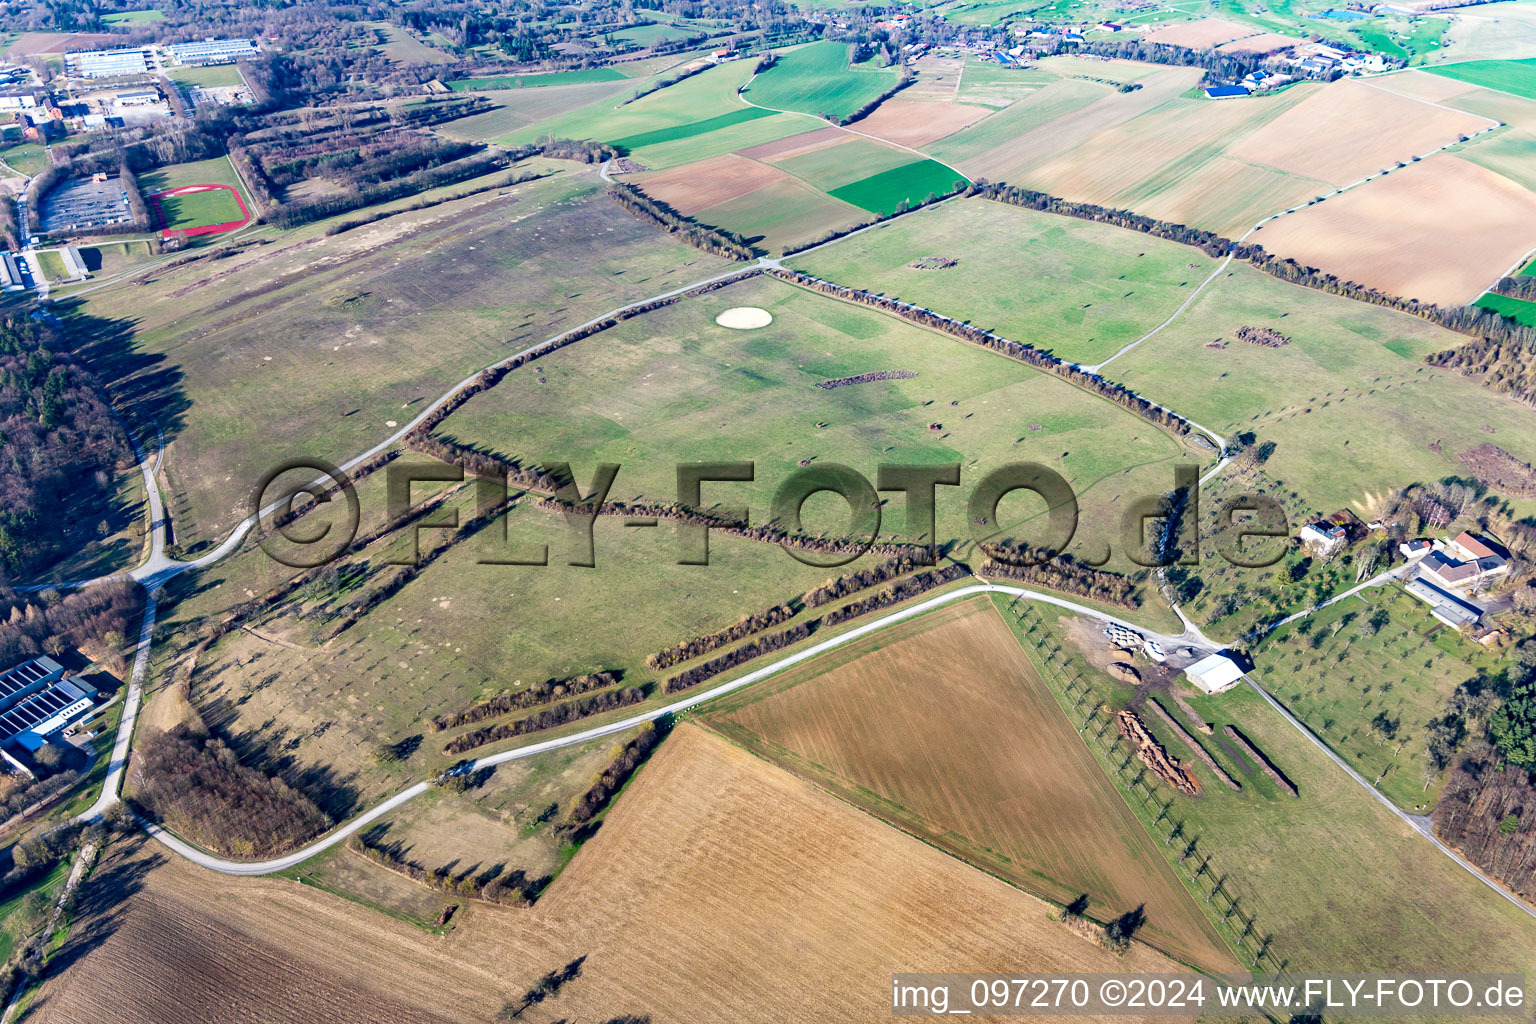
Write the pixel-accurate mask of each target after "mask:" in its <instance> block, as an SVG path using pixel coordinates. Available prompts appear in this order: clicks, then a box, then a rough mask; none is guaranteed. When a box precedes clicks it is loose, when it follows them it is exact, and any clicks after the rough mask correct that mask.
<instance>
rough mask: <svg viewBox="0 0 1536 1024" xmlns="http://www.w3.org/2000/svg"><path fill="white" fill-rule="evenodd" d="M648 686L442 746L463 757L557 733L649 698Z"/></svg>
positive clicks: (574, 703) (608, 693)
mask: <svg viewBox="0 0 1536 1024" xmlns="http://www.w3.org/2000/svg"><path fill="white" fill-rule="evenodd" d="M647 689H648V688H647V687H645V686H626V687H624V688H623V689H618V690H605V691H603V692H602V693H594V694H589V695H588V696H585V697H578V698H577V699H575V700H571V701H567V702H565V703H564V704H556V705H554V706H553V707H550V708H546V709H545V710H543V711H540V712H537V713H536V714H532V715H529V716H528V717H526V718H519V719H517V720H516V721H513V722H498V723H497V724H495V725H491V726H486V727H485V728H483V729H476V730H474V731H473V732H467V733H465V734H464V735H462V736H458V737H455V738H454V739H452V740H450V741H449V742H448V743H446V744H445V745H444V746H443V752H444V753H445V754H462V753H464V752H465V751H466V750H473V749H475V748H476V747H483V746H485V745H486V744H487V743H497V742H500V741H501V740H510V739H512V738H513V737H516V736H523V735H526V734H528V733H530V732H542V731H544V730H545V729H554V728H558V727H559V726H562V725H567V724H569V723H571V722H577V721H580V720H581V719H583V718H591V717H592V716H593V715H600V714H602V713H603V712H605V711H612V710H614V709H615V708H623V707H628V706H630V705H631V704H638V703H640V702H641V701H643V700H645V698H646V697H647V696H648V692H647Z"/></svg>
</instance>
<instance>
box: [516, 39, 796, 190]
mask: <svg viewBox="0 0 1536 1024" xmlns="http://www.w3.org/2000/svg"><path fill="white" fill-rule="evenodd" d="M751 74H752V62H751V61H745V60H739V61H731V62H729V63H726V64H722V65H720V66H719V67H714V68H710V69H709V70H707V71H704V72H701V73H700V74H697V75H694V76H693V77H692V78H688V79H686V80H684V81H682V82H679V83H678V84H677V85H672V86H668V87H667V88H665V89H660V90H658V91H656V92H653V93H650V94H649V95H647V96H644V97H642V98H640V99H638V100H635V101H634V102H632V103H626V104H624V105H622V106H616V105H615V103H614V102H610V101H609V100H608V99H606V98H602V99H598V100H597V101H596V102H593V101H591V100H588V101H587V102H586V103H584V104H583V105H581V106H579V107H572V108H566V109H563V110H559V111H554V112H551V113H549V114H548V115H547V116H544V117H541V118H539V119H537V120H532V121H528V122H526V123H524V124H523V125H522V126H521V127H519V128H517V129H516V130H514V131H512V132H510V133H508V134H506V135H504V136H501V137H499V138H495V139H494V140H493V141H494V142H496V143H497V144H499V145H510V146H515V145H520V144H523V143H526V142H531V141H534V140H535V139H539V138H542V137H544V136H546V135H547V134H549V133H553V134H554V135H555V136H556V137H563V138H573V139H593V140H596V141H600V142H611V141H615V140H625V139H628V140H631V141H633V140H635V139H636V138H639V139H640V140H641V143H642V144H641V145H639V146H637V147H635V148H634V152H633V153H632V155H633V156H634V157H635V159H637V160H638V161H640V163H641V164H642V165H643V166H645V167H648V168H652V169H662V168H666V167H674V166H677V165H679V164H685V163H690V162H692V161H694V160H702V159H705V158H707V157H711V156H718V155H720V154H722V153H729V152H731V151H732V150H735V149H741V148H743V147H745V146H752V145H756V144H757V143H760V142H768V141H771V140H773V139H777V138H782V137H784V136H786V135H794V134H795V133H796V132H802V131H807V130H809V129H811V128H813V127H816V126H817V123H816V122H815V121H813V120H812V119H811V118H809V117H806V116H804V115H801V114H779V115H777V116H774V117H760V116H757V115H756V114H753V115H752V116H750V117H747V118H746V119H743V118H744V116H745V115H744V114H743V111H749V110H752V109H753V108H751V107H748V106H746V105H745V104H743V103H742V102H741V99H740V98H739V97H738V96H737V95H736V90H737V88H738V87H739V86H740V85H741V84H742V83H743V82H745V81H746V80H747V79H748V78H749V77H750V76H751ZM630 81H634V80H633V79H631V80H630ZM589 88H590V87H589ZM716 118H719V119H720V120H719V121H715V119H716ZM701 124H704V127H702V128H700V127H699V125H701ZM711 128H712V130H711Z"/></svg>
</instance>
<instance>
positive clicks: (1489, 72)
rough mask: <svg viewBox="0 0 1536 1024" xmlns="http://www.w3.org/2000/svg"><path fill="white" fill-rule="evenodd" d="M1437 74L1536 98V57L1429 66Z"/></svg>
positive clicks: (1429, 69) (1528, 97)
mask: <svg viewBox="0 0 1536 1024" xmlns="http://www.w3.org/2000/svg"><path fill="white" fill-rule="evenodd" d="M1425 70H1426V71H1431V72H1433V73H1434V74H1437V75H1442V76H1444V77H1446V78H1455V79H1457V80H1458V81H1462V82H1471V83H1472V84H1473V85H1480V86H1482V87H1483V88H1485V89H1497V90H1498V91H1499V92H1507V93H1513V94H1514V95H1516V96H1523V97H1525V98H1526V99H1528V100H1530V99H1536V58H1531V59H1528V60H1469V61H1465V62H1463V63H1460V64H1440V65H1437V66H1435V67H1432V68H1426V69H1425Z"/></svg>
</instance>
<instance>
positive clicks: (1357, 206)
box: [1255, 154, 1536, 305]
mask: <svg viewBox="0 0 1536 1024" xmlns="http://www.w3.org/2000/svg"><path fill="white" fill-rule="evenodd" d="M1533 220H1536V193H1532V192H1529V191H1527V190H1526V189H1524V188H1521V187H1520V186H1519V185H1518V184H1516V183H1515V182H1513V181H1510V180H1509V179H1508V178H1505V177H1504V176H1503V175H1500V174H1495V173H1494V172H1493V171H1490V170H1487V169H1486V168H1483V167H1479V166H1477V165H1476V164H1473V163H1469V162H1468V161H1466V160H1462V159H1460V158H1459V157H1454V156H1449V155H1447V154H1439V155H1436V156H1433V157H1430V158H1429V159H1428V160H1424V161H1421V162H1419V163H1415V164H1410V165H1409V166H1408V167H1406V168H1403V169H1402V170H1399V171H1394V172H1393V173H1391V174H1389V175H1387V176H1386V177H1384V178H1379V179H1377V180H1376V181H1372V182H1370V183H1369V184H1366V185H1362V186H1360V187H1359V188H1356V189H1352V190H1350V191H1349V192H1345V193H1344V194H1343V195H1339V196H1335V197H1333V198H1332V199H1330V200H1328V201H1327V202H1326V203H1322V204H1319V205H1317V206H1314V207H1311V208H1309V209H1306V210H1302V211H1300V212H1298V213H1295V214H1292V215H1291V216H1289V217H1283V218H1281V219H1280V220H1278V221H1276V222H1275V223H1273V224H1271V225H1269V226H1267V227H1265V228H1264V230H1263V231H1262V232H1260V234H1259V235H1257V236H1255V238H1256V240H1257V241H1259V242H1260V243H1262V244H1263V245H1264V247H1265V248H1266V249H1269V250H1270V251H1271V252H1274V253H1277V254H1279V255H1281V256H1288V257H1292V258H1294V259H1296V260H1299V261H1300V262H1302V263H1305V264H1309V265H1311V266H1315V267H1320V268H1322V269H1323V270H1327V271H1329V272H1330V273H1334V274H1337V275H1338V276H1340V277H1342V278H1345V279H1348V280H1353V281H1358V282H1359V283H1361V284H1366V285H1370V286H1371V287H1374V288H1380V289H1382V290H1384V291H1388V292H1391V293H1393V294H1395V295H1402V296H1404V297H1407V298H1417V299H1420V300H1422V301H1426V302H1437V303H1443V304H1448V305H1462V304H1464V303H1468V302H1472V301H1474V300H1475V299H1476V298H1477V297H1478V296H1479V295H1481V294H1482V293H1483V291H1484V289H1486V288H1487V287H1488V283H1489V282H1490V281H1493V280H1495V279H1497V278H1498V277H1499V275H1501V274H1503V273H1504V272H1505V271H1506V270H1508V269H1509V267H1510V266H1511V265H1512V264H1514V263H1515V262H1516V261H1517V260H1519V259H1520V258H1521V256H1522V255H1524V254H1525V253H1527V252H1528V251H1529V250H1530V245H1531V237H1530V233H1529V225H1530V224H1531V223H1532V221H1533Z"/></svg>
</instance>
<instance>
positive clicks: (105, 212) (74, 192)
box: [38, 177, 133, 235]
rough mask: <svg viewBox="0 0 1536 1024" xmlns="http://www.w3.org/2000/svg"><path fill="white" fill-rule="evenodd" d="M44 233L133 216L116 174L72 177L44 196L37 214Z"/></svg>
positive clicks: (124, 220)
mask: <svg viewBox="0 0 1536 1024" xmlns="http://www.w3.org/2000/svg"><path fill="white" fill-rule="evenodd" d="M38 219H39V221H40V227H41V233H42V234H45V235H49V234H55V233H57V232H60V231H68V230H78V229H80V228H94V227H106V226H107V225H110V224H122V223H125V222H127V221H131V220H132V219H133V214H132V212H131V211H129V209H128V197H127V196H126V195H124V193H123V189H122V186H121V185H119V184H118V180H117V178H116V177H111V178H108V179H107V180H106V181H70V182H66V183H64V184H62V185H60V186H59V187H57V188H55V189H53V190H52V191H50V192H49V193H48V194H47V195H46V196H44V197H43V201H42V210H41V211H40V213H39V217H38Z"/></svg>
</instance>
